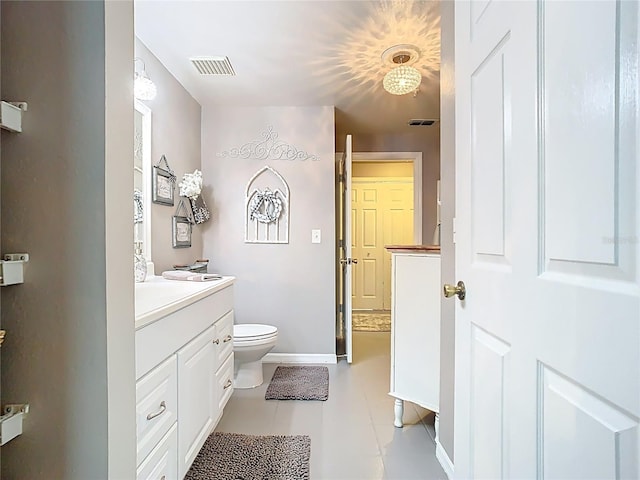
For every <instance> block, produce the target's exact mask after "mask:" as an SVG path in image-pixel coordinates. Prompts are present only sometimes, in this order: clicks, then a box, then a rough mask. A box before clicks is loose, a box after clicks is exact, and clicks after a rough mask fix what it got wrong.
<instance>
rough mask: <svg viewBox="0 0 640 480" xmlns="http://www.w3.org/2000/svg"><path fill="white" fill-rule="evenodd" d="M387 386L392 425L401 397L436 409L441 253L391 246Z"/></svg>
mask: <svg viewBox="0 0 640 480" xmlns="http://www.w3.org/2000/svg"><path fill="white" fill-rule="evenodd" d="M387 248H389V250H391V252H392V255H391V263H392V265H391V268H392V291H391V308H392V310H391V389H390V392H389V394H390V395H391V396H393V397H395V398H396V401H395V422H394V425H395V426H396V427H402V415H403V413H404V401H410V402H413V403H416V404H418V405H420V406H422V407H424V408H426V409H428V410H431V411H433V412H436V422H437V419H438V416H437V413H438V411H439V406H438V404H439V396H440V295H441V286H440V253H439V251H436V250H435V249H433V248H429V249H427V248H428V247H424V248H423V249H422V250H419V249H418V248H417V247H414V249H413V250H409V249H408V248H407V249H401V248H400V247H398V248H397V249H396V248H391V247H387Z"/></svg>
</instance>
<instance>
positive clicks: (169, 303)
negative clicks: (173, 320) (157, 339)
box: [135, 276, 235, 330]
mask: <svg viewBox="0 0 640 480" xmlns="http://www.w3.org/2000/svg"><path fill="white" fill-rule="evenodd" d="M234 281H235V277H225V276H223V277H222V278H221V279H220V280H209V281H206V282H190V281H180V280H167V279H165V278H162V277H160V276H152V277H148V278H147V279H146V280H145V281H144V282H142V283H136V284H135V288H136V291H135V312H136V314H135V317H136V320H135V321H136V330H138V329H140V328H142V327H144V326H146V325H149V324H150V323H153V322H155V321H156V320H158V319H160V318H162V317H166V316H167V315H169V314H171V313H173V312H175V311H176V310H180V309H181V308H184V307H186V306H188V305H191V304H192V303H194V302H197V301H198V300H200V299H201V298H204V297H208V296H209V295H212V294H214V293H216V292H218V291H220V290H222V289H223V288H226V287H228V286H230V285H232V284H233V282H234Z"/></svg>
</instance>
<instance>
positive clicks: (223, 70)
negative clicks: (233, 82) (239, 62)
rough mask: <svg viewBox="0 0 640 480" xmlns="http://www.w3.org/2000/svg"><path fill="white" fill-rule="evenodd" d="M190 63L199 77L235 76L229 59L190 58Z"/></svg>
mask: <svg viewBox="0 0 640 480" xmlns="http://www.w3.org/2000/svg"><path fill="white" fill-rule="evenodd" d="M189 60H191V63H192V64H193V66H194V67H196V70H198V73H200V75H235V74H236V72H235V71H234V70H233V67H232V66H231V62H230V61H229V57H197V58H190V59H189Z"/></svg>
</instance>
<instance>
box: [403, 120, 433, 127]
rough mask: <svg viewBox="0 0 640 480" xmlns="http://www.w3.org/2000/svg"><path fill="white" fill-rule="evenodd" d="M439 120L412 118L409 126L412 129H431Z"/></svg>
mask: <svg viewBox="0 0 640 480" xmlns="http://www.w3.org/2000/svg"><path fill="white" fill-rule="evenodd" d="M437 121H438V120H436V119H434V118H412V119H411V120H409V122H408V125H409V126H411V127H430V126H431V125H434V124H435V123H436V122H437Z"/></svg>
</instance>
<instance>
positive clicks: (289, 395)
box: [264, 365, 329, 400]
mask: <svg viewBox="0 0 640 480" xmlns="http://www.w3.org/2000/svg"><path fill="white" fill-rule="evenodd" d="M264 398H265V399H266V400H326V399H327V398H329V369H328V368H327V367H312V366H307V365H305V366H295V367H278V368H276V371H275V372H274V373H273V378H271V383H269V387H267V393H265V395H264Z"/></svg>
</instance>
